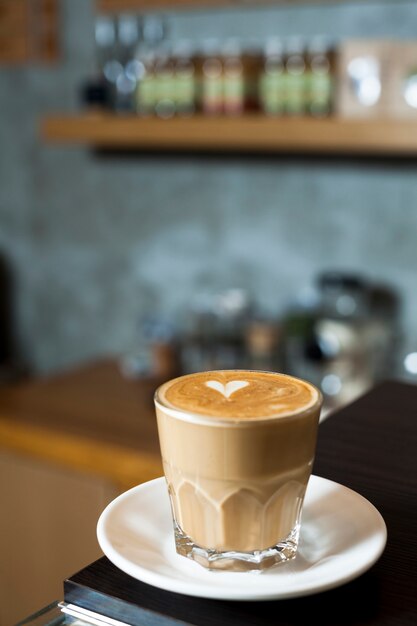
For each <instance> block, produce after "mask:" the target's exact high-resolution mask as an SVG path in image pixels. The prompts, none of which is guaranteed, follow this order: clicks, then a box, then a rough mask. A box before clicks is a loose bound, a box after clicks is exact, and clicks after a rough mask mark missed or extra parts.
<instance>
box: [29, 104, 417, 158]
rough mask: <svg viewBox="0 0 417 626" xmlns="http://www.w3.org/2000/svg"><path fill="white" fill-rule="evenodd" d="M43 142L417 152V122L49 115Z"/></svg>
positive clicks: (156, 147)
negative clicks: (161, 118) (162, 118)
mask: <svg viewBox="0 0 417 626" xmlns="http://www.w3.org/2000/svg"><path fill="white" fill-rule="evenodd" d="M41 133H42V138H43V139H44V141H46V142H49V143H67V144H78V145H80V144H81V145H87V146H91V147H94V148H105V149H130V150H133V149H137V150H175V151H182V150H183V151H216V152H236V151H242V152H270V153H273V152H276V153H278V152H293V153H297V152H299V153H303V152H308V153H317V154H326V153H327V154H329V153H333V154H335V153H336V154H374V155H398V156H401V155H417V121H413V120H393V119H391V120H364V119H352V120H348V119H343V120H342V119H337V118H333V119H332V118H329V119H326V120H316V119H310V118H290V119H288V118H279V119H278V118H275V119H274V118H268V117H264V116H261V115H251V116H249V115H247V116H242V117H236V118H228V117H217V118H210V117H203V116H195V117H191V118H173V119H170V120H160V119H157V118H139V117H136V116H115V115H111V114H84V115H74V116H62V115H60V116H56V117H48V118H46V119H45V120H43V122H42V124H41Z"/></svg>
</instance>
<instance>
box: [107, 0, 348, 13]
mask: <svg viewBox="0 0 417 626" xmlns="http://www.w3.org/2000/svg"><path fill="white" fill-rule="evenodd" d="M345 1H346V0H261V1H260V2H259V1H257V0H96V10H97V11H98V12H99V13H122V12H123V11H132V12H141V11H152V12H153V11H155V10H161V9H162V10H166V11H168V10H169V11H180V10H194V9H202V10H212V9H224V8H236V9H238V8H245V7H246V8H247V7H251V6H252V7H257V6H259V5H264V6H267V5H268V4H269V5H271V4H275V5H280V4H283V5H285V4H300V5H302V4H307V5H308V4H337V3H342V2H345ZM353 1H359V0H353Z"/></svg>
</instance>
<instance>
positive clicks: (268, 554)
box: [174, 523, 300, 572]
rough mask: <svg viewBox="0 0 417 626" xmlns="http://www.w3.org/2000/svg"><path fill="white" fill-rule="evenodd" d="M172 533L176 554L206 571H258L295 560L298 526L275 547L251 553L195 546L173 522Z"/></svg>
mask: <svg viewBox="0 0 417 626" xmlns="http://www.w3.org/2000/svg"><path fill="white" fill-rule="evenodd" d="M174 532H175V548H176V550H177V553H178V554H180V555H181V556H185V557H187V558H188V559H192V560H193V561H196V563H199V564H200V565H202V566H203V567H205V568H207V569H210V570H223V571H228V572H261V571H262V570H265V569H269V568H270V567H273V566H274V565H278V564H280V563H285V562H286V561H290V560H291V559H293V558H295V556H296V554H297V548H298V538H299V534H300V526H299V524H298V525H297V526H296V527H295V528H293V530H292V531H291V533H290V534H289V535H288V537H286V538H285V539H284V540H283V541H280V542H279V543H277V544H276V545H274V546H271V547H270V548H266V549H265V550H254V551H253V552H238V551H235V550H228V551H226V552H221V551H218V550H210V549H207V548H202V547H201V546H198V545H197V544H195V543H194V542H193V540H192V539H191V538H190V537H188V536H187V535H186V534H185V533H184V532H183V531H182V530H181V528H180V527H179V526H178V524H176V523H175V525H174Z"/></svg>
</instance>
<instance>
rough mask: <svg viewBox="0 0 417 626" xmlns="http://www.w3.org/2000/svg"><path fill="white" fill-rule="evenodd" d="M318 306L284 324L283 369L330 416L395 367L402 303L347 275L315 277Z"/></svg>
mask: <svg viewBox="0 0 417 626" xmlns="http://www.w3.org/2000/svg"><path fill="white" fill-rule="evenodd" d="M315 293H316V299H315V304H314V305H310V306H298V307H296V308H294V309H292V310H291V311H290V312H289V313H288V315H287V316H286V319H285V323H284V344H283V359H284V367H285V371H287V372H288V373H290V374H293V375H294V376H299V377H300V378H305V379H306V380H309V381H311V382H312V383H313V384H315V385H316V386H317V387H319V388H320V390H321V391H322V393H323V396H324V407H325V408H324V412H325V413H329V412H331V411H332V410H334V409H336V408H339V407H340V406H343V405H345V404H347V403H349V402H351V401H353V400H354V399H355V398H356V397H358V396H359V395H361V394H362V393H364V392H365V391H367V390H368V389H369V388H370V387H371V386H372V385H373V384H374V383H375V382H376V381H378V380H380V379H382V378H384V377H386V376H387V375H389V374H390V372H392V369H393V368H394V367H395V365H394V364H395V356H396V350H397V345H398V341H399V325H398V317H399V300H398V297H397V295H396V294H395V292H394V291H393V290H392V289H391V288H389V287H387V286H385V285H380V284H376V283H373V282H371V281H368V280H366V279H365V278H363V277H362V276H360V275H357V274H351V273H345V272H325V273H323V274H321V275H319V276H318V277H317V280H316V285H315Z"/></svg>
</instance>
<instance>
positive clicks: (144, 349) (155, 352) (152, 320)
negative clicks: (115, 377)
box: [119, 315, 180, 380]
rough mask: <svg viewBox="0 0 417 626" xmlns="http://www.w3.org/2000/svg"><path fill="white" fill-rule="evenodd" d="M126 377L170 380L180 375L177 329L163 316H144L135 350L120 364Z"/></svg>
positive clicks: (124, 356) (123, 358) (124, 357)
mask: <svg viewBox="0 0 417 626" xmlns="http://www.w3.org/2000/svg"><path fill="white" fill-rule="evenodd" d="M119 366H120V369H121V372H122V374H123V375H124V376H126V378H133V379H134V378H147V377H152V378H158V379H161V380H168V379H169V378H175V376H178V375H179V374H180V369H179V360H178V345H177V340H176V329H175V328H174V326H173V325H172V324H171V322H169V321H168V320H166V319H165V318H162V317H160V316H155V315H154V316H152V317H145V318H144V319H142V320H141V321H140V323H139V336H138V339H137V341H136V342H135V346H134V347H133V349H132V351H130V352H128V353H127V354H124V355H123V356H122V357H121V359H120V362H119Z"/></svg>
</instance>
